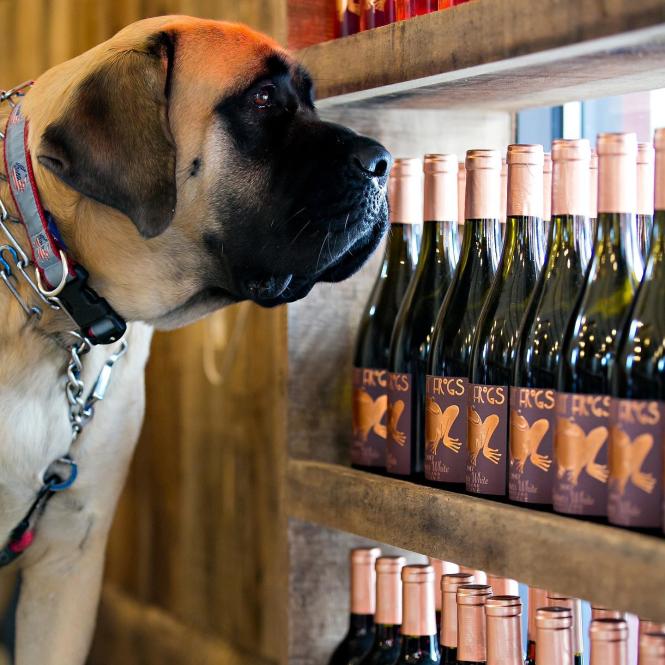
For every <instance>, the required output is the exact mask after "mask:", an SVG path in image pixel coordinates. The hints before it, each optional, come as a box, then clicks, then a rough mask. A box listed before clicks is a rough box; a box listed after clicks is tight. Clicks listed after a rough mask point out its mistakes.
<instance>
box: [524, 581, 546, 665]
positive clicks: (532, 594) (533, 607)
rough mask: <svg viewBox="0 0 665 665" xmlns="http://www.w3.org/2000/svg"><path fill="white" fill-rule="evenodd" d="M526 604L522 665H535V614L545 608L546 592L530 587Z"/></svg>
mask: <svg viewBox="0 0 665 665" xmlns="http://www.w3.org/2000/svg"><path fill="white" fill-rule="evenodd" d="M528 602H529V606H528V621H527V638H526V639H527V642H526V661H525V663H524V665H536V643H537V642H536V635H537V628H536V612H537V611H538V610H539V609H540V608H541V607H547V591H545V590H544V589H538V588H537V587H532V586H530V587H529V600H528Z"/></svg>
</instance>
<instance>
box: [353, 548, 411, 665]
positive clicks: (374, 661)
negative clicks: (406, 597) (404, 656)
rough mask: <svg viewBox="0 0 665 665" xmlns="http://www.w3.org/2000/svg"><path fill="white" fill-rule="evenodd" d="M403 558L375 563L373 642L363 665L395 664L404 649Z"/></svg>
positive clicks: (383, 558) (384, 559)
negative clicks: (402, 629) (402, 630)
mask: <svg viewBox="0 0 665 665" xmlns="http://www.w3.org/2000/svg"><path fill="white" fill-rule="evenodd" d="M405 565H406V559H405V558H404V557H402V556H382V557H379V558H378V559H377V560H376V614H375V615H374V643H373V644H372V648H371V649H370V650H369V653H368V654H367V655H366V656H365V657H364V658H363V659H362V660H361V661H360V665H393V664H394V662H395V661H396V660H397V658H398V657H399V654H400V651H401V649H402V633H401V626H402V568H404V566H405Z"/></svg>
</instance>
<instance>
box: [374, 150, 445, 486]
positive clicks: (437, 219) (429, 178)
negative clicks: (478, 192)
mask: <svg viewBox="0 0 665 665" xmlns="http://www.w3.org/2000/svg"><path fill="white" fill-rule="evenodd" d="M424 173H425V206H424V214H423V218H424V220H425V221H424V224H423V233H422V239H421V242H420V253H419V256H418V264H417V265H416V271H415V274H414V276H413V279H412V280H411V283H410V284H409V288H408V289H407V291H406V295H405V296H404V299H403V300H402V304H401V306H400V309H399V312H398V314H397V320H396V321H395V327H394V329H393V333H392V341H391V344H390V356H389V361H388V369H389V370H390V374H389V376H388V439H387V443H386V470H387V471H388V473H391V474H396V475H400V476H417V475H419V474H421V473H422V471H423V459H424V431H423V429H424V424H425V416H424V406H425V375H426V372H427V367H426V365H427V357H428V355H429V351H430V345H431V342H432V332H433V329H434V323H435V322H436V317H437V315H438V313H439V310H440V309H441V303H442V302H443V298H444V296H445V295H446V291H447V290H448V287H449V286H450V283H451V281H452V276H453V272H454V271H455V266H456V265H457V259H458V245H457V155H426V156H425V161H424Z"/></svg>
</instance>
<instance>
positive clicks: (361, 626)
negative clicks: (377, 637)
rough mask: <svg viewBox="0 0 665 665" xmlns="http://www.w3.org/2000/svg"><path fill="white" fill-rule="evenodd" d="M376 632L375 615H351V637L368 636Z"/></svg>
mask: <svg viewBox="0 0 665 665" xmlns="http://www.w3.org/2000/svg"><path fill="white" fill-rule="evenodd" d="M373 630H374V615H373V614H354V613H353V612H352V613H351V614H350V615H349V635H351V636H353V635H367V634H368V633H371V632H372V631H373Z"/></svg>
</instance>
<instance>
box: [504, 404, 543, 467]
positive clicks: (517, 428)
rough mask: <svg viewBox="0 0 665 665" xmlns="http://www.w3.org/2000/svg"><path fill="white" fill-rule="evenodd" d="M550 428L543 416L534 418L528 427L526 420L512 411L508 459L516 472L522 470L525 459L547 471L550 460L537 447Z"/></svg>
mask: <svg viewBox="0 0 665 665" xmlns="http://www.w3.org/2000/svg"><path fill="white" fill-rule="evenodd" d="M549 428H550V424H549V422H548V421H547V420H546V419H545V418H540V419H539V420H536V422H534V423H533V425H531V426H530V427H529V422H528V420H527V419H526V418H525V417H524V416H522V415H520V414H519V413H517V411H513V412H512V413H511V416H510V459H511V462H512V463H514V464H515V465H516V467H517V471H518V473H523V472H524V465H525V464H526V462H527V460H529V461H530V462H531V464H533V465H534V466H535V467H537V468H538V469H540V470H541V471H548V470H549V468H550V465H551V464H552V460H551V459H550V458H549V457H548V456H547V455H540V454H539V453H538V447H539V446H540V444H541V442H542V440H543V437H544V436H545V434H547V431H548V430H549Z"/></svg>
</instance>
